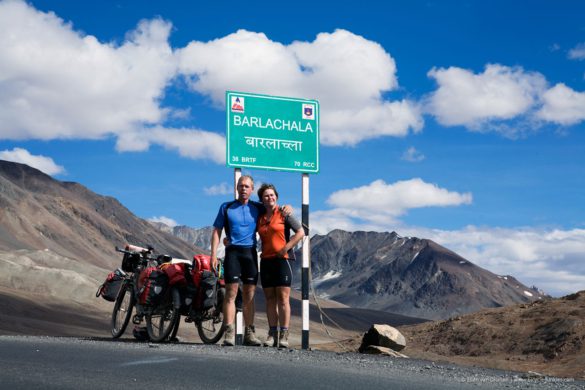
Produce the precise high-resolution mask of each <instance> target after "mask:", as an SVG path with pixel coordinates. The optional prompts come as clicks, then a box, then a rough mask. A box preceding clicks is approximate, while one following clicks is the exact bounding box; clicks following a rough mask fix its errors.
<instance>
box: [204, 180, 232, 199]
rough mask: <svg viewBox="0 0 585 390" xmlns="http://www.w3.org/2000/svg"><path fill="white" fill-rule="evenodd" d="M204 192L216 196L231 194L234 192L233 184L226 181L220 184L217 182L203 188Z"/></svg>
mask: <svg viewBox="0 0 585 390" xmlns="http://www.w3.org/2000/svg"><path fill="white" fill-rule="evenodd" d="M203 192H205V194H206V195H210V196H215V195H230V194H233V193H234V189H233V186H231V185H229V184H228V183H226V182H222V183H220V184H215V185H212V186H209V187H205V188H203Z"/></svg>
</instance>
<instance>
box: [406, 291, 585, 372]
mask: <svg viewBox="0 0 585 390" xmlns="http://www.w3.org/2000/svg"><path fill="white" fill-rule="evenodd" d="M583 318H585V291H580V292H577V293H575V294H571V295H567V296H565V297H562V298H557V299H552V298H546V299H542V300H538V301H534V302H531V303H525V304H517V305H512V306H508V307H505V308H496V309H486V310H482V311H479V312H476V313H472V314H468V315H464V316H460V317H454V318H451V319H449V320H445V321H436V322H432V323H431V322H429V323H424V324H420V325H411V326H402V327H399V329H400V331H401V332H402V333H403V334H404V336H405V337H406V338H407V344H408V346H407V348H406V350H405V351H404V352H405V353H406V354H407V355H409V356H411V357H419V358H425V359H432V360H446V361H451V362H454V363H458V364H470V365H471V364H473V365H479V366H487V367H492V368H499V369H506V370H510V369H513V370H518V371H536V372H539V373H541V374H547V375H555V376H562V377H573V378H580V379H585V327H584V326H583Z"/></svg>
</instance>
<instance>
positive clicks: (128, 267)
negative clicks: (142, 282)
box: [122, 253, 140, 272]
mask: <svg viewBox="0 0 585 390" xmlns="http://www.w3.org/2000/svg"><path fill="white" fill-rule="evenodd" d="M139 263H140V254H139V253H124V257H122V271H124V272H132V271H134V269H135V268H136V266H137V265H138V264H139Z"/></svg>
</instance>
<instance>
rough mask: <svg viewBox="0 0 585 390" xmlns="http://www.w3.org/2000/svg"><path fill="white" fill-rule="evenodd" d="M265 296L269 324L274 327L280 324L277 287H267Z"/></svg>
mask: <svg viewBox="0 0 585 390" xmlns="http://www.w3.org/2000/svg"><path fill="white" fill-rule="evenodd" d="M264 297H265V299H266V317H268V325H269V326H270V327H271V328H272V327H276V326H278V311H277V308H276V307H277V306H276V305H277V298H276V288H275V287H267V288H265V289H264Z"/></svg>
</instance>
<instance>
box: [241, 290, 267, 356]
mask: <svg viewBox="0 0 585 390" xmlns="http://www.w3.org/2000/svg"><path fill="white" fill-rule="evenodd" d="M255 292H256V285H255V284H244V286H243V288H242V296H243V299H242V305H243V309H242V312H243V314H244V323H245V324H246V328H245V329H244V345H251V346H255V347H258V346H260V345H262V341H260V339H259V338H258V337H256V329H255V328H254V314H255V313H254V293H255Z"/></svg>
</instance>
